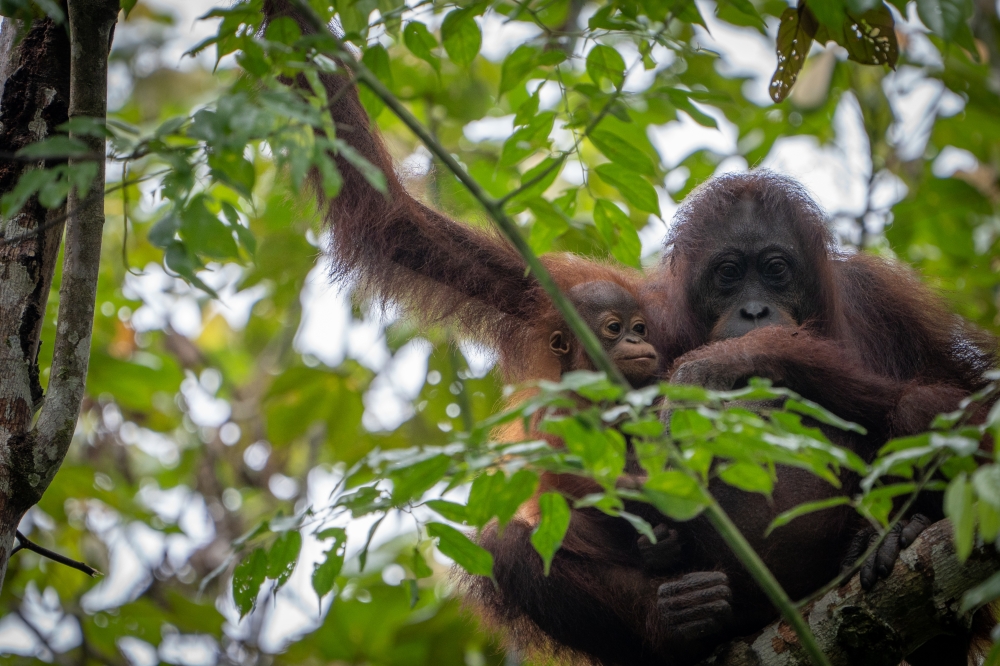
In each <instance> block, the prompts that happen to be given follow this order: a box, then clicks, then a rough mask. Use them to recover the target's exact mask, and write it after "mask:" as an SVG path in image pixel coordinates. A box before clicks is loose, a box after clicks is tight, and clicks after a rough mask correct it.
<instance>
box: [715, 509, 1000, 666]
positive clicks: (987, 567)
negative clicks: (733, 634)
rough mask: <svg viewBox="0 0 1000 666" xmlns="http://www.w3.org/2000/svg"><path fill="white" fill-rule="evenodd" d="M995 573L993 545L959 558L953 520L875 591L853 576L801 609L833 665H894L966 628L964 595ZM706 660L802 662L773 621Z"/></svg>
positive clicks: (998, 566) (784, 665) (756, 665)
mask: <svg viewBox="0 0 1000 666" xmlns="http://www.w3.org/2000/svg"><path fill="white" fill-rule="evenodd" d="M997 571H1000V554H998V553H997V550H996V548H995V547H994V545H993V544H992V543H990V544H984V545H980V546H978V547H977V548H976V549H975V550H974V551H973V552H972V555H971V557H969V559H968V560H967V561H966V562H965V564H959V563H958V559H957V558H956V557H955V548H954V545H953V543H952V528H951V523H950V522H949V521H947V520H942V521H940V522H938V523H935V524H934V525H932V526H931V527H929V528H927V530H925V531H924V533H923V534H922V535H920V538H919V539H917V541H916V542H915V543H914V544H913V545H912V546H911V547H910V548H907V549H906V550H904V551H903V552H902V553H901V554H900V556H899V560H898V561H897V562H896V568H895V569H894V570H893V572H892V575H891V576H890V577H889V578H888V579H886V580H884V581H882V582H880V583H878V584H877V585H876V586H875V588H874V589H872V590H871V591H869V592H865V591H863V590H862V589H861V582H860V580H859V578H858V576H855V577H854V578H852V579H851V581H850V582H849V583H847V584H846V585H844V586H843V587H841V588H840V589H837V590H833V591H831V592H829V593H828V594H827V595H825V596H824V597H822V598H821V599H819V600H817V601H815V602H813V603H812V604H810V605H809V606H807V607H806V608H804V609H803V613H802V614H803V616H804V617H805V619H806V621H807V622H808V623H809V626H810V628H811V629H812V631H813V634H814V635H815V636H816V640H817V642H818V643H819V646H820V648H821V649H822V650H823V652H824V653H825V654H826V655H827V656H828V657H829V658H830V662H831V663H832V664H833V665H834V666H895V665H896V664H898V663H899V662H900V661H901V660H902V659H903V656H904V655H906V654H909V653H910V652H912V651H913V650H915V649H916V648H918V647H920V646H921V645H922V644H923V643H924V642H926V641H927V640H929V639H931V638H934V637H935V636H938V635H940V634H944V633H951V632H952V631H953V630H954V629H955V628H956V627H968V626H969V623H970V622H971V617H972V615H971V613H964V614H963V613H960V612H959V607H960V606H961V600H962V595H963V594H964V593H965V591H966V590H969V589H970V588H972V587H975V586H976V585H978V584H979V583H981V582H983V581H984V580H986V579H987V578H989V577H990V576H991V575H992V574H993V573H995V572H997ZM705 663H706V664H714V665H715V666H779V665H780V666H799V665H801V666H808V665H809V663H810V662H809V658H808V656H807V655H806V654H805V652H804V651H803V650H802V648H801V646H800V645H799V641H798V637H797V636H796V635H795V632H793V631H792V629H791V628H790V627H789V626H788V625H787V624H786V623H785V622H775V623H774V624H772V625H770V626H768V627H766V628H764V629H763V630H762V631H760V632H759V633H757V634H754V635H753V636H747V637H744V638H741V639H738V640H736V641H733V642H732V643H730V644H729V645H727V646H725V647H724V648H723V649H722V650H721V652H720V653H719V654H717V655H716V656H714V657H712V658H711V659H709V660H708V661H706V662H705Z"/></svg>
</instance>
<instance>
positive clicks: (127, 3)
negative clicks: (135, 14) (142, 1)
mask: <svg viewBox="0 0 1000 666" xmlns="http://www.w3.org/2000/svg"><path fill="white" fill-rule="evenodd" d="M138 1H139V0H121V9H122V11H123V12H125V18H126V19H127V18H128V15H129V12H131V11H132V10H133V9H135V3H137V2H138Z"/></svg>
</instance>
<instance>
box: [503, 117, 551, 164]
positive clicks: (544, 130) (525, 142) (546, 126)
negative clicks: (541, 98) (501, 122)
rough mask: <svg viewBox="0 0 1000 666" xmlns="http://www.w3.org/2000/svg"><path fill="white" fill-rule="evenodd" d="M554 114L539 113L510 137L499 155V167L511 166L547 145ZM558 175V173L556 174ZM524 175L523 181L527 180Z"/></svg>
mask: <svg viewBox="0 0 1000 666" xmlns="http://www.w3.org/2000/svg"><path fill="white" fill-rule="evenodd" d="M555 120H556V114H555V113H553V112H551V111H546V112H544V113H539V114H538V115H536V116H535V117H534V118H532V119H531V121H530V122H529V123H528V125H527V126H526V127H522V128H521V129H519V130H517V131H516V132H514V133H513V134H511V135H510V138H508V139H507V140H506V141H505V142H504V144H503V149H502V151H501V153H500V166H501V167H505V166H512V165H514V164H517V163H518V162H520V161H521V160H523V159H524V158H525V157H527V156H528V155H530V154H531V153H533V152H534V151H535V150H536V149H538V148H540V147H542V146H544V145H548V140H549V134H550V133H551V132H552V126H553V124H554V123H555ZM556 175H558V173H557V174H556ZM529 179H530V178H529V177H528V175H527V174H525V180H529Z"/></svg>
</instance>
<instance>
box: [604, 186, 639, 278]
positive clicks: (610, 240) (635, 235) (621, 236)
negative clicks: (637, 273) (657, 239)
mask: <svg viewBox="0 0 1000 666" xmlns="http://www.w3.org/2000/svg"><path fill="white" fill-rule="evenodd" d="M594 226H596V227H597V230H598V231H599V232H600V233H601V236H602V237H603V238H604V242H606V243H607V244H608V247H609V248H610V249H611V254H612V256H614V258H615V259H617V260H618V261H620V262H622V263H623V264H626V265H628V266H633V267H635V268H641V267H642V263H641V262H640V255H641V253H642V241H640V240H639V232H637V231H636V230H635V227H634V226H633V225H632V221H631V220H629V219H628V216H626V215H625V213H623V212H622V211H621V209H620V208H618V206H616V205H614V204H613V203H611V202H610V201H605V200H604V199H598V200H597V203H596V204H595V205H594Z"/></svg>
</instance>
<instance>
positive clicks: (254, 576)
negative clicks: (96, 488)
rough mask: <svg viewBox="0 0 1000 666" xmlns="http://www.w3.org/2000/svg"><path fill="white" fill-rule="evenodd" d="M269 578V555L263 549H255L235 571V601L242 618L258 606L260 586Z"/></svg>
mask: <svg viewBox="0 0 1000 666" xmlns="http://www.w3.org/2000/svg"><path fill="white" fill-rule="evenodd" d="M266 577H267V555H265V554H264V550H263V549H262V548H254V550H253V552H252V553H250V556H249V557H245V558H243V560H242V561H241V562H240V563H239V564H237V565H236V569H235V570H233V601H234V602H235V603H236V609H237V610H239V612H240V617H244V616H245V615H246V614H247V613H249V612H250V611H252V610H253V608H254V606H255V605H256V604H257V595H258V594H260V586H261V585H262V584H263V583H264V579H265V578H266Z"/></svg>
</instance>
